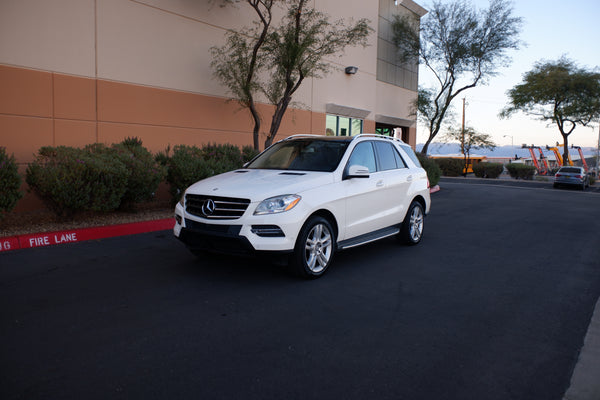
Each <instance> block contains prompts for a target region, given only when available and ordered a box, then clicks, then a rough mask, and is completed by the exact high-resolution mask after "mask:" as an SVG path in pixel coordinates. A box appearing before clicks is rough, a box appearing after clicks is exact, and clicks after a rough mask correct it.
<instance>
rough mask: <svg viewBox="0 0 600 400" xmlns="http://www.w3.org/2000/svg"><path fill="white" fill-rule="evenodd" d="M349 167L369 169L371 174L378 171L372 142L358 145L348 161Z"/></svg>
mask: <svg viewBox="0 0 600 400" xmlns="http://www.w3.org/2000/svg"><path fill="white" fill-rule="evenodd" d="M348 165H362V166H363V167H367V168H369V172H375V171H377V168H376V166H375V153H373V146H372V145H371V142H362V143H359V144H357V145H356V147H355V148H354V150H353V151H352V155H351V156H350V159H349V160H348Z"/></svg>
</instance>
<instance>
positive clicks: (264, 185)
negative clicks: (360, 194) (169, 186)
mask: <svg viewBox="0 0 600 400" xmlns="http://www.w3.org/2000/svg"><path fill="white" fill-rule="evenodd" d="M333 176H334V175H333V173H331V172H313V171H284V170H270V169H238V170H235V171H231V172H226V173H224V174H220V175H215V176H212V177H210V178H206V179H203V180H201V181H198V182H196V183H194V184H193V185H191V186H190V187H189V188H188V189H187V191H186V193H192V194H201V195H209V196H210V195H212V196H219V197H237V198H245V199H250V201H252V202H255V201H262V200H264V199H267V198H269V197H273V196H279V195H284V194H300V193H302V192H303V191H305V190H308V189H313V188H315V187H318V186H322V185H326V184H329V183H332V182H333V179H334V178H333Z"/></svg>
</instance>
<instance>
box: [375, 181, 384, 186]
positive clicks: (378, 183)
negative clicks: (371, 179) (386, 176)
mask: <svg viewBox="0 0 600 400" xmlns="http://www.w3.org/2000/svg"><path fill="white" fill-rule="evenodd" d="M375 186H377V187H383V181H377V183H376V184H375Z"/></svg>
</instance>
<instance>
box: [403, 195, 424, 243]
mask: <svg viewBox="0 0 600 400" xmlns="http://www.w3.org/2000/svg"><path fill="white" fill-rule="evenodd" d="M424 220H425V212H424V211H423V206H422V205H421V203H419V202H418V201H413V202H412V203H411V204H410V207H409V208H408V212H407V213H406V216H405V217H404V221H403V222H402V229H400V233H399V238H400V240H401V241H402V242H404V243H407V244H410V245H414V244H417V243H419V242H420V241H421V238H422V237H423V228H424V222H425V221H424Z"/></svg>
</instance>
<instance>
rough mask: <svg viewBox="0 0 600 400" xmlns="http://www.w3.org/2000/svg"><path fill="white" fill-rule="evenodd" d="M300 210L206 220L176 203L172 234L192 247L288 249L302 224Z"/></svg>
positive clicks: (224, 250)
mask: <svg viewBox="0 0 600 400" xmlns="http://www.w3.org/2000/svg"><path fill="white" fill-rule="evenodd" d="M301 215H302V214H301V212H296V211H295V210H293V211H290V212H286V213H281V214H276V215H259V216H255V215H246V214H244V215H243V216H242V217H240V218H238V219H232V220H207V219H204V218H199V217H197V216H194V215H190V214H188V213H186V212H185V210H184V208H183V207H182V206H181V205H180V204H177V206H176V208H175V220H176V223H175V226H174V227H173V234H174V235H175V236H176V237H177V238H178V239H179V240H181V241H182V242H183V243H185V245H186V246H188V247H189V248H191V249H197V250H208V251H214V252H219V253H229V254H251V253H255V252H277V253H285V252H291V251H293V249H294V246H295V244H296V237H297V235H298V231H299V229H300V227H301V226H302V223H303V219H302V218H301Z"/></svg>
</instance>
